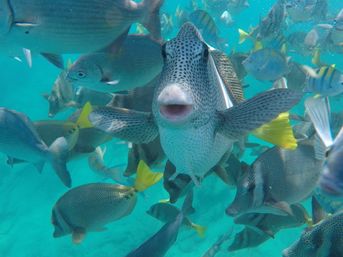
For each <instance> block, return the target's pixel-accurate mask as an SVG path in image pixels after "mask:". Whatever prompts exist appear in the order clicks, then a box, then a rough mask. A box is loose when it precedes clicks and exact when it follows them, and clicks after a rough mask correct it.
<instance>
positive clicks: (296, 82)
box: [285, 62, 307, 91]
mask: <svg viewBox="0 0 343 257" xmlns="http://www.w3.org/2000/svg"><path fill="white" fill-rule="evenodd" d="M306 77H307V74H306V71H305V70H304V69H303V67H302V65H301V64H299V63H296V62H288V73H287V74H286V75H285V79H286V80H287V87H288V88H289V89H293V90H299V91H303V89H304V87H305V85H306Z"/></svg>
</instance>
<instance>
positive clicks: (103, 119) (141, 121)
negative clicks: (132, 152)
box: [88, 107, 158, 144]
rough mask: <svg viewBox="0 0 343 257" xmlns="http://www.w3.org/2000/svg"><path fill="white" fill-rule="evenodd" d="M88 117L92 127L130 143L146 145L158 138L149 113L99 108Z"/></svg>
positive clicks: (156, 129)
mask: <svg viewBox="0 0 343 257" xmlns="http://www.w3.org/2000/svg"><path fill="white" fill-rule="evenodd" d="M88 117H89V120H90V122H91V123H92V124H93V125H94V127H96V128H98V129H100V130H102V131H104V132H106V133H108V134H110V135H111V136H113V137H118V138H121V139H124V140H127V141H130V142H132V143H136V144H140V143H148V142H151V141H152V140H154V139H155V138H156V137H157V136H158V128H157V126H156V125H155V123H154V121H153V117H152V115H151V113H147V112H138V111H133V110H128V109H123V108H113V107H100V108H98V109H96V110H94V111H93V112H92V113H91V114H90V115H89V116H88Z"/></svg>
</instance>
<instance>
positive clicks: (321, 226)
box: [282, 211, 343, 257]
mask: <svg viewBox="0 0 343 257" xmlns="http://www.w3.org/2000/svg"><path fill="white" fill-rule="evenodd" d="M342 238H343V211H339V212H337V213H335V214H334V215H332V216H329V217H327V218H325V219H324V220H322V221H321V222H319V223H318V224H316V225H315V226H313V227H310V228H306V229H305V230H304V231H303V232H302V234H301V236H300V238H299V239H298V240H297V241H295V242H294V243H293V244H292V245H291V246H289V247H288V248H286V249H285V250H283V252H282V256H283V257H298V256H301V257H312V256H330V257H339V256H342V253H343V242H342Z"/></svg>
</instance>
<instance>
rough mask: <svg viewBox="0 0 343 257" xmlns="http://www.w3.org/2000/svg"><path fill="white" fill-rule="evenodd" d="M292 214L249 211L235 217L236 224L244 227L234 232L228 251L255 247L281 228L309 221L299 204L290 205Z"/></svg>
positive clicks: (297, 225) (296, 225) (272, 236)
mask: <svg viewBox="0 0 343 257" xmlns="http://www.w3.org/2000/svg"><path fill="white" fill-rule="evenodd" d="M290 207H291V210H292V213H293V215H287V216H279V215H274V214H259V213H249V214H244V215H242V216H240V217H238V218H237V219H235V220H234V221H235V223H236V224H242V225H245V228H244V229H243V230H242V231H240V232H239V233H238V234H236V236H235V239H234V241H233V242H232V244H231V245H230V246H229V248H228V250H229V251H236V250H240V249H243V248H251V247H256V246H258V245H260V244H262V243H263V242H265V241H267V240H268V239H270V238H274V236H275V235H276V234H277V233H278V232H279V231H280V230H282V229H285V228H294V227H299V226H301V225H303V224H305V223H307V222H308V221H309V217H308V214H307V212H306V210H305V208H304V207H303V206H301V205H300V204H294V205H291V206H290Z"/></svg>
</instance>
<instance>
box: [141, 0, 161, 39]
mask: <svg viewBox="0 0 343 257" xmlns="http://www.w3.org/2000/svg"><path fill="white" fill-rule="evenodd" d="M163 2H164V0H144V2H143V4H144V6H145V8H146V11H147V12H146V14H145V16H144V18H143V21H142V24H143V25H144V27H146V28H147V29H148V30H149V32H150V35H151V36H152V37H153V38H154V39H156V40H162V37H161V22H160V8H161V6H162V4H163Z"/></svg>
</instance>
